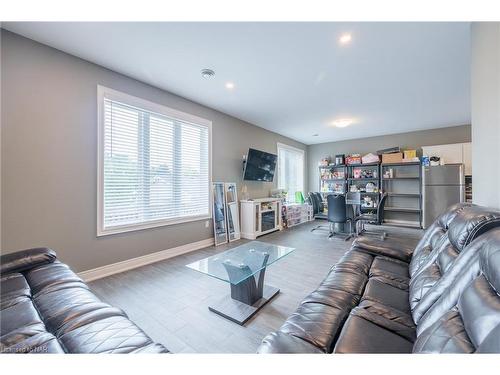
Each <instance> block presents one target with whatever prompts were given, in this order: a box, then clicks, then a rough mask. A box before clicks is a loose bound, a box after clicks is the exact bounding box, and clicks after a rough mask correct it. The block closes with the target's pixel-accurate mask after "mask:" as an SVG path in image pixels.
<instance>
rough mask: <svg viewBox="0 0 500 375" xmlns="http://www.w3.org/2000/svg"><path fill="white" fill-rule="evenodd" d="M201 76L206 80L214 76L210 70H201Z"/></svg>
mask: <svg viewBox="0 0 500 375" xmlns="http://www.w3.org/2000/svg"><path fill="white" fill-rule="evenodd" d="M201 76H202V77H203V78H207V79H208V78H212V77H213V76H215V72H214V71H213V70H212V69H202V70H201Z"/></svg>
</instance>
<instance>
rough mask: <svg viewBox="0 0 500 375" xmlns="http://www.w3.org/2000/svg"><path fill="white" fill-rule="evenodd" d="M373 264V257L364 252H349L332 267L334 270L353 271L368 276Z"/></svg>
mask: <svg viewBox="0 0 500 375" xmlns="http://www.w3.org/2000/svg"><path fill="white" fill-rule="evenodd" d="M372 262H373V256H372V255H370V254H368V253H366V252H364V251H353V250H351V251H348V252H347V253H345V254H344V255H343V256H342V258H340V260H339V261H338V263H337V264H335V265H334V266H333V267H332V270H338V271H352V272H359V273H362V274H364V275H368V272H369V271H370V267H371V265H372Z"/></svg>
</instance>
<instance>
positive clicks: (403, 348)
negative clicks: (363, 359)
mask: <svg viewBox="0 0 500 375" xmlns="http://www.w3.org/2000/svg"><path fill="white" fill-rule="evenodd" d="M412 348H413V343H412V341H410V340H407V339H405V338H404V337H402V336H400V335H398V334H396V333H394V332H391V331H390V330H387V329H385V328H382V327H380V326H378V325H377V324H374V323H373V322H370V321H368V320H366V319H364V318H363V317H360V316H358V315H355V314H352V315H350V316H349V318H348V319H347V321H346V323H345V324H344V328H343V329H342V332H341V333H340V336H339V338H338V340H337V343H336V344H335V348H334V353H411V351H412Z"/></svg>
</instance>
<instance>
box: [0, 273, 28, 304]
mask: <svg viewBox="0 0 500 375" xmlns="http://www.w3.org/2000/svg"><path fill="white" fill-rule="evenodd" d="M0 283H1V284H0V285H1V286H2V287H1V288H0V292H1V298H0V308H1V309H2V310H3V309H6V308H7V307H9V306H12V305H15V304H16V303H19V302H22V301H24V300H25V299H26V298H31V291H30V287H29V285H28V283H27V282H26V279H25V278H24V276H23V275H22V274H20V273H10V274H8V275H6V276H3V277H2V278H1V280H0Z"/></svg>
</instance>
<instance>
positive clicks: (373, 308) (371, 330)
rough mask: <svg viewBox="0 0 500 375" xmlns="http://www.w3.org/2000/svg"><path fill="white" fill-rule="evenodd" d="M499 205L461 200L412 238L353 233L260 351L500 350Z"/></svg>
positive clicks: (386, 351)
mask: <svg viewBox="0 0 500 375" xmlns="http://www.w3.org/2000/svg"><path fill="white" fill-rule="evenodd" d="M499 293H500V211H498V210H492V209H488V208H484V207H479V206H471V205H467V204H459V205H455V206H452V207H450V208H449V209H448V210H447V212H445V213H444V214H442V215H441V216H440V217H439V218H438V219H437V220H436V221H435V222H434V223H433V224H432V226H431V227H429V228H428V229H427V230H426V231H425V233H424V235H423V237H422V238H421V240H420V241H419V242H418V243H417V244H412V243H411V242H410V241H408V240H407V239H405V238H388V239H386V240H385V241H381V240H376V239H368V238H363V237H361V238H359V239H357V240H356V241H354V242H353V246H352V248H351V249H350V250H349V251H348V252H347V253H346V254H345V255H344V256H343V258H342V259H341V260H340V261H339V262H338V263H337V264H336V265H334V266H333V267H332V269H331V270H330V272H329V273H328V275H327V276H326V278H325V279H324V281H323V282H322V283H321V285H320V286H319V287H318V288H317V289H316V290H315V291H313V292H312V293H311V294H309V295H308V296H307V297H306V298H305V299H304V300H303V301H302V303H301V304H300V305H299V307H298V308H297V310H296V311H295V313H294V314H292V315H291V316H290V317H289V318H288V319H287V320H286V322H285V323H284V324H283V325H282V327H281V328H280V329H279V330H278V331H276V332H273V333H270V334H269V335H267V336H266V337H265V338H264V340H263V341H262V344H261V345H260V347H259V348H258V352H259V353H412V352H413V353H474V352H480V353H488V352H494V353H500V295H499Z"/></svg>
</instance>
